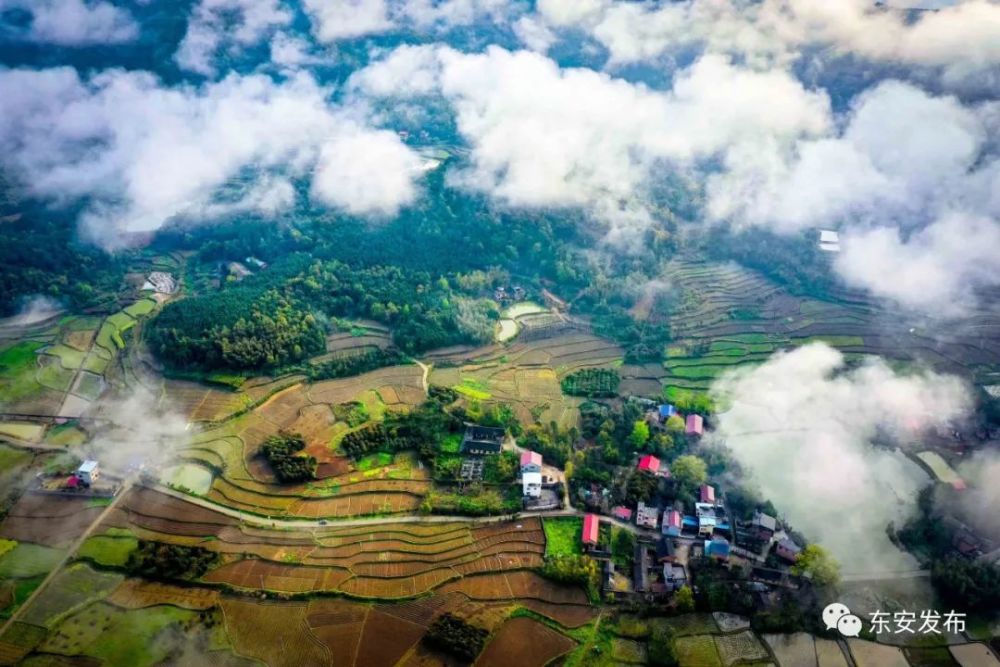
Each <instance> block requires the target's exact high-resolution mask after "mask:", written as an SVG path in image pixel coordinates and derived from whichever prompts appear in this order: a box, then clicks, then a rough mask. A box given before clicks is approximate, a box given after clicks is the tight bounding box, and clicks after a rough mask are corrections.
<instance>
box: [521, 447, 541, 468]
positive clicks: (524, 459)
mask: <svg viewBox="0 0 1000 667" xmlns="http://www.w3.org/2000/svg"><path fill="white" fill-rule="evenodd" d="M521 472H522V473H526V472H542V455H541V454H539V453H538V452H521Z"/></svg>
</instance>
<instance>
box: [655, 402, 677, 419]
mask: <svg viewBox="0 0 1000 667" xmlns="http://www.w3.org/2000/svg"><path fill="white" fill-rule="evenodd" d="M658 412H659V414H660V421H661V422H665V421H667V420H668V419H670V418H671V417H673V416H674V415H676V414H677V408H676V407H674V406H672V405H670V404H669V403H668V404H664V405H661V406H660V407H659V410H658Z"/></svg>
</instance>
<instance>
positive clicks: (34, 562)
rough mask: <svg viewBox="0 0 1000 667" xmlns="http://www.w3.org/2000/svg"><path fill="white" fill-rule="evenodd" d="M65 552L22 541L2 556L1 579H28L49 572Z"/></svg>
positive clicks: (0, 564) (0, 561)
mask: <svg viewBox="0 0 1000 667" xmlns="http://www.w3.org/2000/svg"><path fill="white" fill-rule="evenodd" d="M64 554H65V552H63V551H62V550H60V549H53V548H52V547H43V546H41V545H39V544H29V543H27V542H20V543H18V544H17V546H15V547H14V548H13V549H11V550H10V551H8V552H7V553H6V554H4V556H3V557H2V558H0V579H27V578H29V577H36V576H38V575H40V574H48V573H49V571H50V570H51V569H52V568H54V567H55V566H56V565H57V564H58V563H59V561H60V560H62V557H63V555H64Z"/></svg>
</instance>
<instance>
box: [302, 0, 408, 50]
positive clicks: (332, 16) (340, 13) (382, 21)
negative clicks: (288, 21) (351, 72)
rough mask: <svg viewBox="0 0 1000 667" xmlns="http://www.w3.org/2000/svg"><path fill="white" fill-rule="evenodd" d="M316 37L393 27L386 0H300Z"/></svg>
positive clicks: (337, 36) (344, 36)
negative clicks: (309, 16) (311, 21)
mask: <svg viewBox="0 0 1000 667" xmlns="http://www.w3.org/2000/svg"><path fill="white" fill-rule="evenodd" d="M303 4H304V5H305V8H306V11H308V12H309V14H310V15H311V17H312V19H313V30H314V32H315V33H316V37H317V38H318V39H319V40H321V41H324V42H333V41H336V40H339V39H350V38H352V37H361V36H363V35H368V34H372V33H380V32H385V31H387V30H389V29H390V28H392V25H393V24H392V21H391V20H390V18H389V7H388V4H387V3H386V0H303Z"/></svg>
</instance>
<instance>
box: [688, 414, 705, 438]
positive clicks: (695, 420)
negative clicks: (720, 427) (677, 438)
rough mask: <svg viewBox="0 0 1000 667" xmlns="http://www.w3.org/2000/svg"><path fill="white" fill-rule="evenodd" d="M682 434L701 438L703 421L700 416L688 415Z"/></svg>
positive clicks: (703, 426) (703, 431)
mask: <svg viewBox="0 0 1000 667" xmlns="http://www.w3.org/2000/svg"><path fill="white" fill-rule="evenodd" d="M684 433H685V435H689V436H698V437H700V436H702V435H704V433H705V420H704V418H703V417H702V416H701V415H688V416H687V421H686V422H685V423H684Z"/></svg>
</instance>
